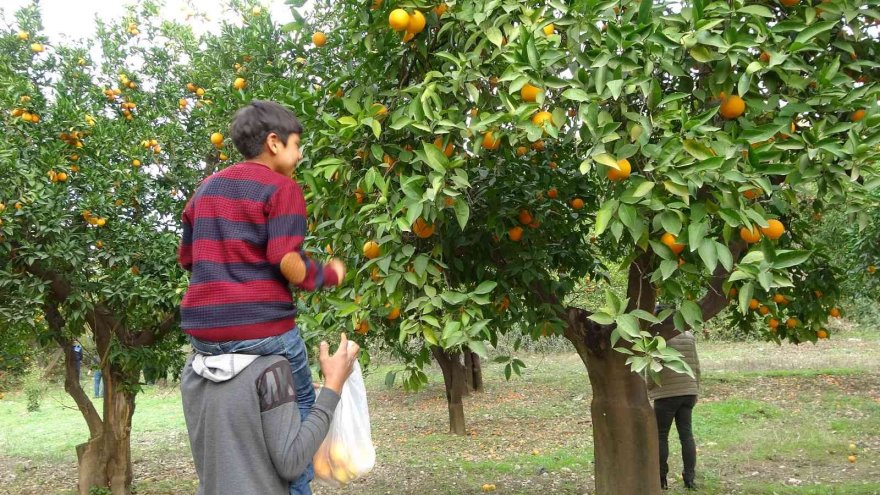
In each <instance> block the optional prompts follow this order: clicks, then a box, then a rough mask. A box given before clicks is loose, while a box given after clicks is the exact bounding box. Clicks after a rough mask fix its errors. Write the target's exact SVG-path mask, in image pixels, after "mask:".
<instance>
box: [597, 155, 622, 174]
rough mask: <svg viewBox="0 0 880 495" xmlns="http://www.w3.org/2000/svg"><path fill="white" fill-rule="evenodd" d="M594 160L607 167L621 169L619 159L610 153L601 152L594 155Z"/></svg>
mask: <svg viewBox="0 0 880 495" xmlns="http://www.w3.org/2000/svg"><path fill="white" fill-rule="evenodd" d="M593 160H595V161H597V162H599V163H601V164H602V165H605V166H606V167H611V168H613V169H615V170H620V166H619V165H617V160H615V159H614V157H613V156H611V155H609V154H608V153H599V154H598V155H594V156H593Z"/></svg>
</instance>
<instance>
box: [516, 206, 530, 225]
mask: <svg viewBox="0 0 880 495" xmlns="http://www.w3.org/2000/svg"><path fill="white" fill-rule="evenodd" d="M517 219H518V220H519V223H521V224H523V225H528V224H530V223H532V220H534V217H532V214H531V213H530V212H529V210H526V209H522V210H519V216H517Z"/></svg>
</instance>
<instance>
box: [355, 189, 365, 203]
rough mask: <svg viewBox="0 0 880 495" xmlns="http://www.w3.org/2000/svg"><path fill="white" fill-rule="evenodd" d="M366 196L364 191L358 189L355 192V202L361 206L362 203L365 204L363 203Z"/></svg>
mask: <svg viewBox="0 0 880 495" xmlns="http://www.w3.org/2000/svg"><path fill="white" fill-rule="evenodd" d="M364 196H365V195H364V191H363V189H360V188H358V189H357V190H355V192H354V201H355V203H357V204H361V203H363V202H364Z"/></svg>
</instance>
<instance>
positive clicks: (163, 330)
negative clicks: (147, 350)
mask: <svg viewBox="0 0 880 495" xmlns="http://www.w3.org/2000/svg"><path fill="white" fill-rule="evenodd" d="M179 320H180V308H179V307H177V308H174V311H173V312H172V313H171V314H169V315H167V316H166V317H165V319H164V320H162V322H161V323H159V324H158V325H156V327H155V328H150V329H148V330H144V331H143V332H140V333H138V334H137V335H135V336H134V338H133V339H131V340H130V342H128V345H130V346H132V347H146V346H150V345H153V344H154V343H155V342H156V341H159V340H162V339H163V338H164V337H165V335H167V334H168V332H170V331H171V330H172V329H174V328H175V327H176V326H177V323H178V321H179Z"/></svg>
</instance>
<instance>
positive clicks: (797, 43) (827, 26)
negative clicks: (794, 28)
mask: <svg viewBox="0 0 880 495" xmlns="http://www.w3.org/2000/svg"><path fill="white" fill-rule="evenodd" d="M838 22H839V21H823V22H817V23H816V24H813V25H812V26H809V27H807V28H806V29H804V30H803V31H801V32H800V33H798V35H797V37H795V39H794V41H793V42H792V43H791V50H792V51H797V49H798V48H801V47H802V46H804V45H805V44H806V42H807V41H810V40H811V39H813V38H814V37H815V36H817V35H819V34H820V33H824V32H825V31H829V30H831V28H833V27H834V26H836V25H837V24H838Z"/></svg>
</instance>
